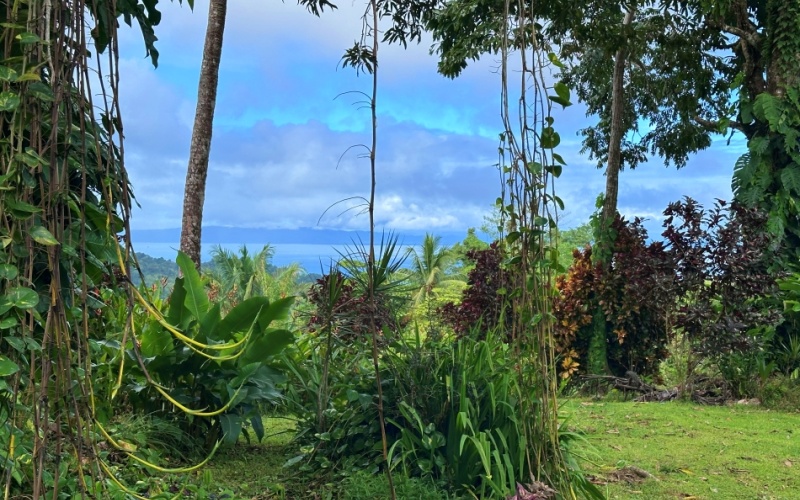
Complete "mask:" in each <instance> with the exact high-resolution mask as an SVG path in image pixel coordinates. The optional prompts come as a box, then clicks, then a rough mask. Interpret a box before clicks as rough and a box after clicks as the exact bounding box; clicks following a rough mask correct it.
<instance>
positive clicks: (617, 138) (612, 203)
mask: <svg viewBox="0 0 800 500" xmlns="http://www.w3.org/2000/svg"><path fill="white" fill-rule="evenodd" d="M633 15H634V11H633V10H629V11H628V12H627V13H626V14H625V20H624V21H623V24H622V29H623V31H624V30H626V29H627V27H628V26H629V25H630V24H631V22H632V21H633ZM624 43H626V42H623V46H621V47H620V48H619V49H618V50H617V54H616V55H615V56H614V75H613V77H612V78H613V80H612V82H611V131H610V133H609V136H608V164H607V166H606V195H605V198H604V200H603V213H602V217H601V219H600V220H601V222H602V227H603V228H604V229H605V228H608V227H609V226H610V225H611V223H612V222H614V218H615V217H616V216H617V197H618V193H619V171H620V168H621V167H622V133H623V123H622V114H623V112H624V109H625V92H624V90H625V89H624V85H623V84H624V80H625V63H626V60H627V57H628V50H627V47H626V46H625V45H624Z"/></svg>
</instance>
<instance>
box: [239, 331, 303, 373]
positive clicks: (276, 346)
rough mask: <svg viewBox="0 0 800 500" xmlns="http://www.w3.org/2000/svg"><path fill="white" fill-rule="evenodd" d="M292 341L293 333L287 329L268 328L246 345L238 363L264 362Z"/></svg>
mask: <svg viewBox="0 0 800 500" xmlns="http://www.w3.org/2000/svg"><path fill="white" fill-rule="evenodd" d="M293 341H294V335H293V334H292V332H290V331H289V330H268V331H266V332H264V334H263V335H260V336H259V337H258V338H256V339H255V340H253V341H252V342H250V343H249V344H248V345H247V350H246V351H245V352H244V354H242V356H241V357H240V358H239V363H240V364H243V365H244V364H248V363H256V362H264V361H266V360H267V358H269V357H270V356H274V355H276V354H278V353H279V352H281V351H282V350H283V349H284V348H285V347H286V346H288V345H289V344H291V343H292V342H293Z"/></svg>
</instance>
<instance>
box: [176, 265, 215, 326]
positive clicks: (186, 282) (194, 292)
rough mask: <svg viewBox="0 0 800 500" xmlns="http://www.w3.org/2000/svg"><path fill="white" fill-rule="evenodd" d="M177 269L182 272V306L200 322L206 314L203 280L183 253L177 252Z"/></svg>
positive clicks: (205, 295) (206, 306)
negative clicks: (184, 295) (184, 291)
mask: <svg viewBox="0 0 800 500" xmlns="http://www.w3.org/2000/svg"><path fill="white" fill-rule="evenodd" d="M177 263H178V267H179V268H180V269H181V272H183V288H184V290H186V298H185V299H184V304H185V305H186V309H188V310H189V312H190V313H192V314H193V315H194V317H195V318H196V319H197V320H198V321H201V320H202V319H203V318H204V317H205V315H206V313H207V312H208V295H207V294H206V289H205V287H203V280H202V279H201V278H200V274H199V273H198V272H197V268H196V267H195V266H194V262H192V259H190V258H189V256H188V255H186V254H185V253H183V252H178V258H177Z"/></svg>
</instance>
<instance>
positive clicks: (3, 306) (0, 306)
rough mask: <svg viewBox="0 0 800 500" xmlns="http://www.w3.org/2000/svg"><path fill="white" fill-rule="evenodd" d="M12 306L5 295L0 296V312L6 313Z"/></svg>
mask: <svg viewBox="0 0 800 500" xmlns="http://www.w3.org/2000/svg"><path fill="white" fill-rule="evenodd" d="M13 306H14V304H12V303H11V301H10V300H9V298H8V296H7V295H3V296H2V297H0V314H5V313H7V312H8V311H10V310H11V308H12V307H13Z"/></svg>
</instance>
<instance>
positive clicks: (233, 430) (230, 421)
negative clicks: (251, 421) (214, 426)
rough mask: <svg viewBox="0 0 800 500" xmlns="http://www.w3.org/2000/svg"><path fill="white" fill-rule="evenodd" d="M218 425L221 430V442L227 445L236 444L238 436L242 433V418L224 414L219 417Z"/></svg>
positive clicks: (233, 414)
mask: <svg viewBox="0 0 800 500" xmlns="http://www.w3.org/2000/svg"><path fill="white" fill-rule="evenodd" d="M219 425H220V427H221V428H222V434H223V436H222V442H223V443H225V444H227V445H234V444H236V440H237V439H239V434H241V433H242V418H241V417H240V416H239V415H236V414H235V413H224V414H222V415H220V416H219Z"/></svg>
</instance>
